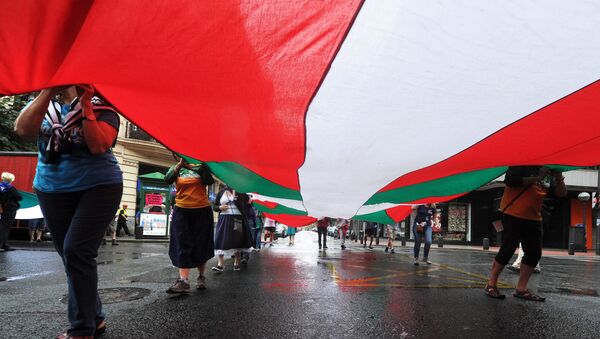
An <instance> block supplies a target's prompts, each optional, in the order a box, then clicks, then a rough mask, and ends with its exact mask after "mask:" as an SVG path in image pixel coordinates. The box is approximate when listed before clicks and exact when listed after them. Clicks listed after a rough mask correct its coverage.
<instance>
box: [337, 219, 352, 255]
mask: <svg viewBox="0 0 600 339" xmlns="http://www.w3.org/2000/svg"><path fill="white" fill-rule="evenodd" d="M349 224H350V222H349V221H348V219H343V218H341V219H339V220H338V222H337V229H338V234H339V235H340V247H341V249H342V250H345V249H346V235H347V234H348V227H349Z"/></svg>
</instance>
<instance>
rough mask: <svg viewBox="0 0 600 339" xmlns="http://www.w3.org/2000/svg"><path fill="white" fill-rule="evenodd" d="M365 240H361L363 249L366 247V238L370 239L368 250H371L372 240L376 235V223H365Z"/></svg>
mask: <svg viewBox="0 0 600 339" xmlns="http://www.w3.org/2000/svg"><path fill="white" fill-rule="evenodd" d="M364 225H365V238H364V239H363V240H364V241H363V247H367V237H371V242H369V249H373V238H375V235H377V223H376V222H371V221H366V222H365V224H364Z"/></svg>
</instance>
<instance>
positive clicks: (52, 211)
mask: <svg viewBox="0 0 600 339" xmlns="http://www.w3.org/2000/svg"><path fill="white" fill-rule="evenodd" d="M55 99H57V100H55ZM59 100H60V101H62V102H63V103H65V106H64V107H65V109H63V108H62V107H61V103H60V102H59ZM118 130H119V115H118V113H117V111H116V110H115V109H114V108H113V107H112V106H111V105H110V104H109V103H108V102H106V101H105V100H104V99H103V98H101V97H100V96H99V95H98V94H97V93H94V89H93V87H92V86H90V85H77V86H64V87H55V88H50V89H44V90H42V91H41V92H40V94H39V95H38V96H37V97H36V98H35V99H34V100H33V101H32V102H31V103H30V104H29V105H27V106H26V107H25V108H24V109H23V110H22V111H21V113H20V114H19V116H18V117H17V120H16V121H15V132H16V133H17V134H18V135H20V136H21V137H23V138H25V139H28V140H35V139H36V138H37V145H38V163H37V168H36V174H35V179H34V181H33V186H34V188H35V192H36V194H37V198H38V200H39V204H40V208H41V210H42V214H43V215H44V219H45V221H46V224H47V226H48V228H49V229H50V232H51V233H52V241H53V242H54V247H55V248H56V251H57V252H58V254H59V255H60V257H61V258H62V261H63V264H64V266H65V272H66V275H67V283H68V287H69V298H68V300H69V302H68V318H69V323H70V327H69V329H68V330H67V332H66V333H62V334H60V335H59V336H58V337H57V338H92V337H94V336H99V335H101V334H103V333H104V332H105V331H106V323H105V320H104V319H105V316H104V313H103V311H102V302H101V300H100V297H99V295H98V271H97V264H96V257H97V255H98V247H99V246H100V243H101V242H102V239H103V237H104V234H105V232H106V225H108V223H109V222H110V220H111V219H112V218H113V217H114V215H115V211H116V210H117V208H118V207H119V201H120V200H121V196H122V193H123V174H122V172H121V169H120V168H119V164H118V162H117V160H116V159H115V156H114V155H113V153H112V151H111V148H112V147H113V146H114V144H115V142H116V140H117V134H118Z"/></svg>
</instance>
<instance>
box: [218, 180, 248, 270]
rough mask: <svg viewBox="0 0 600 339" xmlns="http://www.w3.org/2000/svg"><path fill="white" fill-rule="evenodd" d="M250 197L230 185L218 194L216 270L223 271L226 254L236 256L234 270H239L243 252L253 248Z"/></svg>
mask: <svg viewBox="0 0 600 339" xmlns="http://www.w3.org/2000/svg"><path fill="white" fill-rule="evenodd" d="M248 204H250V199H249V197H248V195H246V194H243V193H238V192H236V191H234V190H233V189H231V188H230V187H225V188H224V189H223V190H221V191H220V192H219V193H218V194H217V198H216V199H215V204H214V206H213V209H214V210H215V211H218V212H219V220H218V222H217V229H216V232H215V249H216V254H217V266H213V267H212V270H213V271H215V272H223V270H224V267H225V256H231V255H233V256H234V261H233V270H234V271H239V270H240V269H241V268H240V263H241V262H240V261H241V253H242V252H248V251H250V249H251V248H252V235H251V231H250V227H249V226H248V218H247V216H246V213H247V211H248Z"/></svg>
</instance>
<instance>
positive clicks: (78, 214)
mask: <svg viewBox="0 0 600 339" xmlns="http://www.w3.org/2000/svg"><path fill="white" fill-rule="evenodd" d="M36 193H37V197H38V200H39V202H40V208H41V210H42V213H43V214H44V218H45V219H46V224H47V225H48V228H49V229H50V232H51V233H52V241H53V242H54V247H55V248H56V251H57V252H58V254H59V255H60V257H61V259H62V261H63V264H64V266H65V272H66V274H67V284H68V287H69V306H68V315H69V323H70V325H71V326H70V327H69V330H68V331H67V332H68V334H70V335H72V336H92V335H94V332H95V331H96V326H98V325H99V324H100V323H101V322H102V321H103V320H104V313H103V312H102V303H101V302H100V297H99V296H98V269H97V265H96V257H97V256H98V247H100V243H101V242H102V239H103V238H104V233H105V232H106V227H107V226H108V224H109V223H110V221H111V220H112V219H113V218H114V217H115V212H116V211H117V208H119V201H120V200H121V195H122V193H123V184H112V185H100V186H95V187H92V188H90V189H87V190H85V191H78V192H67V193H43V192H39V191H38V192H36Z"/></svg>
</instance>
